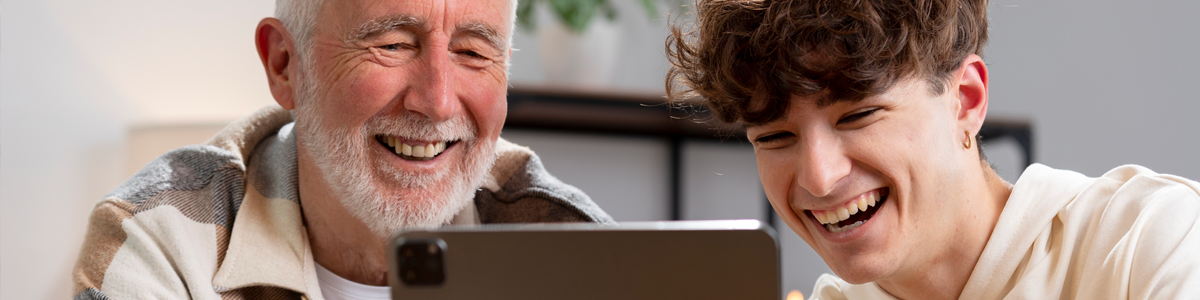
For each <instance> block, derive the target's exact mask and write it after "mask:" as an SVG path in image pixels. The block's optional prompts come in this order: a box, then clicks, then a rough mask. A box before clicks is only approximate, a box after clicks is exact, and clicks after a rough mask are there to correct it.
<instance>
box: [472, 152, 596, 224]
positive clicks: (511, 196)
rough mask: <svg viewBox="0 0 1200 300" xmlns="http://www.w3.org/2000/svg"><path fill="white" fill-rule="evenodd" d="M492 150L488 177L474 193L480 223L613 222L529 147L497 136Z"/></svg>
mask: <svg viewBox="0 0 1200 300" xmlns="http://www.w3.org/2000/svg"><path fill="white" fill-rule="evenodd" d="M496 150H497V155H498V158H497V160H496V164H495V166H494V167H493V169H492V172H491V175H492V177H491V178H490V179H489V182H488V183H487V184H485V187H484V188H483V189H480V190H479V191H478V192H477V193H476V195H475V204H476V206H477V207H478V209H479V216H480V222H483V223H534V222H599V223H610V222H613V220H612V218H611V217H609V216H608V214H607V213H605V212H604V210H602V209H600V207H599V206H597V205H596V203H595V202H593V201H592V199H591V198H590V197H588V195H587V194H585V193H584V192H583V191H581V190H579V189H578V188H576V187H574V186H571V185H569V184H566V183H564V182H562V181H560V180H559V179H558V178H555V177H554V176H553V175H551V174H550V173H549V172H547V171H546V168H545V167H544V166H543V165H542V162H541V159H539V158H538V156H537V155H536V154H534V152H533V151H531V150H529V148H526V147H522V146H519V145H516V144H513V143H511V142H508V141H506V140H504V139H499V140H498V141H497V142H496Z"/></svg>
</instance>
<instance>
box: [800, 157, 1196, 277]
mask: <svg viewBox="0 0 1200 300" xmlns="http://www.w3.org/2000/svg"><path fill="white" fill-rule="evenodd" d="M1196 253H1200V183H1197V182H1195V181H1191V180H1188V179H1185V178H1182V177H1178V176H1172V175H1166V174H1158V173H1155V172H1153V171H1150V170H1149V169H1146V168H1144V167H1140V166H1134V165H1126V166H1121V167H1118V168H1115V169H1112V170H1111V171H1108V173H1105V174H1104V176H1101V177H1099V178H1088V177H1086V176H1083V175H1081V174H1079V173H1075V172H1071V171H1064V170H1055V169H1051V168H1050V167H1047V166H1044V165H1041V164H1034V165H1032V166H1030V167H1029V168H1028V169H1025V172H1024V173H1022V174H1021V178H1019V179H1017V183H1016V184H1015V185H1014V186H1013V191H1012V195H1011V196H1009V198H1008V202H1007V203H1006V204H1005V206H1004V210H1003V211H1002V212H1001V213H1000V220H999V221H998V222H997V223H996V228H995V229H994V230H993V231H992V235H991V237H990V238H989V239H988V243H987V246H986V247H985V248H984V250H983V253H982V254H981V255H980V257H979V262H978V263H976V265H975V269H974V270H973V271H972V273H971V277H970V279H969V280H968V281H967V285H966V286H965V287H963V292H962V295H960V299H983V300H990V299H1122V300H1124V299H1200V255H1196ZM812 299H822V300H837V299H895V298H894V297H891V295H888V294H887V292H885V291H883V289H881V288H879V285H878V284H875V283H873V282H870V283H866V284H849V283H846V282H845V281H842V280H841V279H839V278H836V277H834V276H822V277H821V279H819V280H817V284H816V287H815V288H814V295H813V297H812Z"/></svg>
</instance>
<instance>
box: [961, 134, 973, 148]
mask: <svg viewBox="0 0 1200 300" xmlns="http://www.w3.org/2000/svg"><path fill="white" fill-rule="evenodd" d="M963 135H966V136H967V141H965V142H963V148H967V149H971V132H970V131H967V130H963Z"/></svg>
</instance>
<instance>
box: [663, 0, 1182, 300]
mask: <svg viewBox="0 0 1200 300" xmlns="http://www.w3.org/2000/svg"><path fill="white" fill-rule="evenodd" d="M987 8H988V5H987V2H986V0H915V1H872V0H867V1H818V0H749V1H747V0H708V1H699V3H697V6H696V24H695V28H694V29H692V30H690V31H687V32H684V31H683V30H681V29H680V28H678V27H675V28H673V29H672V30H673V35H672V36H671V37H670V38H669V39H668V50H667V52H668V57H669V58H670V59H671V61H672V63H673V68H672V69H671V70H670V71H669V73H668V78H667V85H668V90H669V94H671V96H672V98H676V99H679V98H687V97H701V98H702V99H703V100H705V102H706V103H707V105H708V107H709V108H710V109H711V110H712V111H713V112H714V113H715V114H716V116H717V117H718V118H719V119H720V120H722V121H725V122H732V123H738V124H741V125H743V126H745V128H746V134H747V137H748V138H749V139H750V141H751V142H752V143H753V145H754V149H755V157H756V159H757V161H758V170H759V176H760V178H761V179H762V182H763V186H764V188H765V189H766V193H767V196H768V198H769V199H770V202H771V205H772V206H773V207H774V209H775V211H776V212H777V213H778V214H779V216H780V217H781V218H782V219H783V220H784V221H785V222H786V223H787V224H788V226H789V227H791V229H792V230H793V231H795V232H796V234H798V235H800V236H801V237H802V238H803V239H804V240H805V241H806V242H807V243H808V244H809V245H810V246H812V248H813V249H814V250H816V252H817V253H818V254H820V255H821V257H822V258H823V259H824V260H825V262H826V264H828V265H829V266H830V268H831V269H832V270H833V271H834V273H836V274H837V276H838V277H833V276H824V277H822V278H821V279H819V280H818V282H817V283H816V287H815V290H814V291H813V295H812V296H814V297H815V298H817V299H895V298H900V299H954V298H959V299H1001V298H1005V299H1054V298H1066V299H1075V298H1078V299H1165V298H1176V299H1177V298H1195V297H1200V271H1198V267H1200V257H1198V256H1196V255H1195V254H1194V253H1197V251H1200V235H1197V234H1192V233H1196V232H1200V223H1197V216H1200V192H1198V191H1200V184H1198V183H1196V182H1195V181H1190V180H1187V179H1184V178H1180V177H1176V176H1171V175H1163V174H1157V173H1154V172H1152V171H1150V170H1148V169H1145V168H1142V167H1138V166H1122V167H1118V168H1116V169H1113V170H1112V171H1109V172H1108V173H1107V174H1105V175H1104V176H1102V177H1099V178H1087V177H1085V176H1083V175H1080V174H1078V173H1075V172H1070V171H1064V170H1055V169H1051V168H1049V167H1046V166H1043V165H1039V164H1035V165H1033V166H1031V167H1029V168H1028V169H1026V170H1025V172H1024V173H1023V174H1022V175H1021V177H1020V179H1019V180H1017V182H1016V183H1015V184H1009V183H1007V182H1005V181H1004V180H1002V179H1001V178H1000V177H999V176H997V175H996V173H995V172H994V171H993V170H992V169H991V168H990V167H989V166H988V164H987V162H986V161H985V160H984V159H983V156H982V153H981V152H980V150H979V148H978V144H977V141H978V138H977V136H976V135H977V133H978V132H979V129H980V127H981V126H982V124H983V121H984V118H985V116H986V114H987V107H988V93H987V88H988V72H987V66H986V65H985V64H984V63H983V60H982V58H981V55H982V53H983V47H984V45H985V43H986V41H987Z"/></svg>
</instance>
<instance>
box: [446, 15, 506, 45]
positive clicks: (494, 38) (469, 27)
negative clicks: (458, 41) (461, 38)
mask: <svg viewBox="0 0 1200 300" xmlns="http://www.w3.org/2000/svg"><path fill="white" fill-rule="evenodd" d="M454 33H455V34H459V33H466V34H467V35H472V36H476V37H480V38H483V39H484V40H487V42H488V44H490V45H492V47H495V48H496V50H500V51H504V50H506V49H507V48H508V47H507V46H506V45H507V43H505V40H504V38H502V37H500V34H499V33H497V31H496V28H493V27H492V26H489V25H488V24H484V23H479V22H468V23H466V24H462V25H459V26H458V27H457V28H454Z"/></svg>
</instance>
